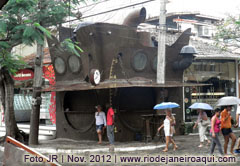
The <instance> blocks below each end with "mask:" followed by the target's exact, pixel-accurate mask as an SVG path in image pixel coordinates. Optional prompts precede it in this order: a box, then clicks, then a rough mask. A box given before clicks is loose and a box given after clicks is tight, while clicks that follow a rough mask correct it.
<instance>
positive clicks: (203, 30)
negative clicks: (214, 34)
mask: <svg viewBox="0 0 240 166" xmlns="http://www.w3.org/2000/svg"><path fill="white" fill-rule="evenodd" d="M210 32H211V30H210V27H209V26H199V27H198V36H200V37H211V33H210Z"/></svg>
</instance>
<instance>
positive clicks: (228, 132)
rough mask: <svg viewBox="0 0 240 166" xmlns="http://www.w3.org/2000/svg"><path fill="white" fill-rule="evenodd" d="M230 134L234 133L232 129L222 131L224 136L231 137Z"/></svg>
mask: <svg viewBox="0 0 240 166" xmlns="http://www.w3.org/2000/svg"><path fill="white" fill-rule="evenodd" d="M230 133H232V129H231V128H227V129H225V128H224V129H222V134H223V135H229V134H230Z"/></svg>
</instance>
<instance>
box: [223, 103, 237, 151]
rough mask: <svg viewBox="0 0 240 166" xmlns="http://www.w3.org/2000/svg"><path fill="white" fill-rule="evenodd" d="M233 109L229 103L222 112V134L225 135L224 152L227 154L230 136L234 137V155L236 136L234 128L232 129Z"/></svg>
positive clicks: (232, 146)
mask: <svg viewBox="0 0 240 166" xmlns="http://www.w3.org/2000/svg"><path fill="white" fill-rule="evenodd" d="M231 110H232V106H231V105H228V106H226V107H225V108H224V110H223V111H222V112H221V130H222V134H223V136H224V153H225V155H227V147H228V142H229V138H231V139H232V145H231V149H230V153H231V154H233V155H234V153H233V148H234V145H235V143H236V136H235V134H234V133H233V132H232V129H231V128H232V123H231V119H232V117H231Z"/></svg>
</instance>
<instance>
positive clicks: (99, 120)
mask: <svg viewBox="0 0 240 166" xmlns="http://www.w3.org/2000/svg"><path fill="white" fill-rule="evenodd" d="M95 118H96V125H102V124H104V126H106V115H105V112H95Z"/></svg>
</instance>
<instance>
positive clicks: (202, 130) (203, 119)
mask: <svg viewBox="0 0 240 166" xmlns="http://www.w3.org/2000/svg"><path fill="white" fill-rule="evenodd" d="M197 112H198V119H197V121H196V123H195V125H194V126H193V129H195V128H196V127H197V126H198V132H199V138H200V145H199V146H198V147H199V148H201V147H203V143H204V141H207V145H209V144H210V143H211V142H210V141H209V140H208V138H207V136H206V130H207V127H208V125H210V121H209V119H208V117H207V113H206V112H204V111H203V110H201V109H198V110H197Z"/></svg>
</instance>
